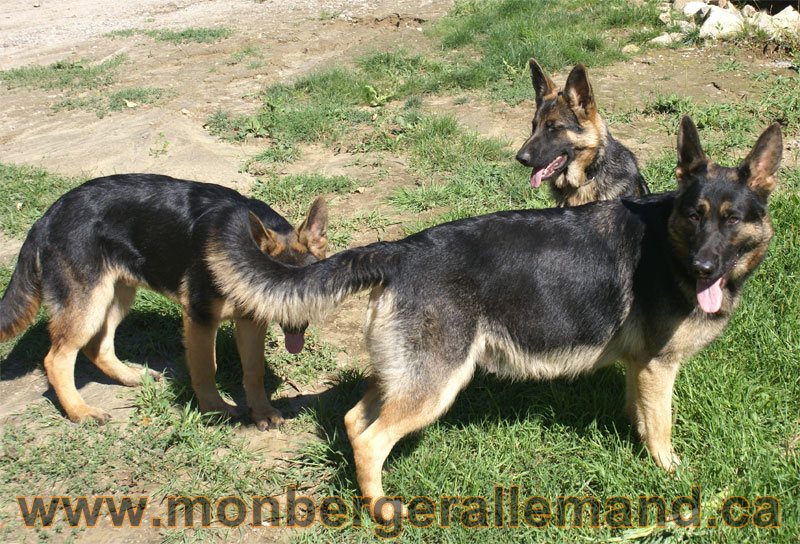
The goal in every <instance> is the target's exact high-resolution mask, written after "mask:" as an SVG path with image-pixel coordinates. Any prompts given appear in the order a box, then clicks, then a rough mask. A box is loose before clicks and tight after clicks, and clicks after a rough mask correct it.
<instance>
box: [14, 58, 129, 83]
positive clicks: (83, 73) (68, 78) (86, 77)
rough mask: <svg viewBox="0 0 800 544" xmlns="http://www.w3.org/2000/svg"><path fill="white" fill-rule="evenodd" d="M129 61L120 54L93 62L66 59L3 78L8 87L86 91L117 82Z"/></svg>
mask: <svg viewBox="0 0 800 544" xmlns="http://www.w3.org/2000/svg"><path fill="white" fill-rule="evenodd" d="M127 61H128V57H127V56H126V55H123V54H120V55H115V56H113V57H111V58H110V59H108V60H106V61H103V62H101V63H100V64H92V63H91V62H90V61H87V60H78V61H68V60H62V61H59V62H55V63H53V64H50V65H47V66H25V67H22V68H13V69H11V70H5V71H2V72H0V81H2V82H3V83H5V85H6V86H7V87H8V88H12V89H13V88H17V87H25V88H29V89H44V90H53V89H62V90H72V91H78V90H86V89H98V88H101V87H106V86H108V85H110V84H111V83H113V81H114V76H115V75H116V70H117V68H119V66H120V65H122V64H124V63H125V62H127Z"/></svg>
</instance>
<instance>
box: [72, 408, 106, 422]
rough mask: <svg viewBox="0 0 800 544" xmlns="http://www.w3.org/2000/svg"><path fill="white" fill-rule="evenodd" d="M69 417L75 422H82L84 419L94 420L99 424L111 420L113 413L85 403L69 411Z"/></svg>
mask: <svg viewBox="0 0 800 544" xmlns="http://www.w3.org/2000/svg"><path fill="white" fill-rule="evenodd" d="M67 416H69V419H70V420H71V421H73V422H75V423H82V422H84V421H94V422H95V423H97V424H98V425H104V424H106V423H108V422H109V421H111V414H109V413H108V412H106V411H105V410H101V409H100V408H95V407H94V406H89V405H88V404H84V405H82V406H79V407H78V408H75V409H73V410H71V411H69V412H68V413H67Z"/></svg>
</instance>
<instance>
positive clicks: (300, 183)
mask: <svg viewBox="0 0 800 544" xmlns="http://www.w3.org/2000/svg"><path fill="white" fill-rule="evenodd" d="M358 185H359V182H358V181H357V180H355V179H353V178H351V177H348V176H324V175H322V174H302V175H290V176H282V177H278V176H275V175H273V176H270V177H268V178H265V179H258V180H256V183H255V185H254V186H253V188H252V190H251V193H250V194H251V196H252V197H253V198H257V199H259V200H262V201H264V202H266V203H267V204H269V205H270V206H277V207H278V208H280V210H281V211H282V212H284V214H285V215H286V216H287V218H289V219H290V220H291V221H293V222H297V221H299V220H301V219H302V218H303V217H304V216H305V213H306V212H307V211H308V207H309V206H310V205H311V202H313V200H314V199H315V198H316V197H317V196H319V195H325V194H330V193H333V194H347V193H350V192H352V191H353V190H354V189H355V188H356V187H358Z"/></svg>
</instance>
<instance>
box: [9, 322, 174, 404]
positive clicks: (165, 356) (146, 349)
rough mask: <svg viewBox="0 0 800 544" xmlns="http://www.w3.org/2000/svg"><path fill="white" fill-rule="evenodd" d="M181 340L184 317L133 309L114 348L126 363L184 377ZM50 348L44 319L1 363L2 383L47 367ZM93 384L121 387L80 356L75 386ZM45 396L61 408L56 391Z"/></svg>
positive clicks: (51, 390)
mask: <svg viewBox="0 0 800 544" xmlns="http://www.w3.org/2000/svg"><path fill="white" fill-rule="evenodd" d="M181 338H182V336H181V320H180V318H175V317H173V316H171V315H163V314H161V313H158V312H148V311H137V310H133V311H132V312H131V314H130V315H129V316H128V317H127V318H126V319H125V320H124V321H123V322H122V323H121V324H120V326H119V328H118V329H117V332H116V336H115V342H114V345H115V348H116V352H117V356H118V357H119V358H120V359H121V360H123V361H126V362H131V363H135V364H138V365H146V366H147V367H148V368H151V369H153V370H157V371H159V372H163V371H165V370H169V371H170V372H171V373H178V374H180V373H181V372H182V371H181V370H180V369H179V368H176V366H180V365H181V363H180V358H181V357H182V353H183V346H182V340H181ZM49 349H50V337H49V334H48V332H47V320H46V319H45V318H41V319H39V320H38V321H37V322H36V323H35V324H34V325H33V326H32V327H30V328H29V329H28V330H27V331H25V332H24V333H23V334H22V335H21V336H20V337H19V338H18V340H17V341H16V343H15V344H14V346H13V348H12V349H11V351H10V352H9V353H8V355H7V356H5V357H4V358H3V359H2V360H1V361H0V365H1V366H0V382H8V381H14V380H17V379H19V378H22V377H24V376H26V375H28V374H30V373H31V372H33V371H34V370H36V369H37V368H43V364H44V363H43V362H44V358H45V356H46V355H47V352H48V350H49ZM183 372H185V371H183ZM91 382H96V383H100V384H105V385H112V384H117V385H118V383H117V382H116V381H114V380H112V379H111V378H109V377H107V376H106V375H105V374H103V373H102V372H101V371H100V370H99V369H98V368H97V367H96V366H95V365H94V364H93V363H92V362H91V361H89V360H88V359H87V358H86V357H85V356H84V355H83V354H82V353H79V354H78V357H77V361H76V364H75V386H76V387H77V388H78V389H79V390H80V389H81V388H82V387H84V386H85V385H87V384H88V383H91ZM43 396H44V397H45V398H48V399H49V400H50V401H51V402H53V403H54V404H55V405H56V406H59V404H58V402H57V399H56V396H55V391H53V389H52V388H48V389H47V391H46V392H45V393H44V394H43Z"/></svg>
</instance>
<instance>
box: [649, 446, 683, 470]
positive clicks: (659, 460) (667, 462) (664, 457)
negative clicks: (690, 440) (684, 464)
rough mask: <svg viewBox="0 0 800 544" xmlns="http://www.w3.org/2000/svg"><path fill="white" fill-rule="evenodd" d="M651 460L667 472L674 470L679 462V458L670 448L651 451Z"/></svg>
mask: <svg viewBox="0 0 800 544" xmlns="http://www.w3.org/2000/svg"><path fill="white" fill-rule="evenodd" d="M653 460H654V461H655V462H656V465H658V466H659V467H661V468H663V469H664V470H666V471H667V472H675V471H676V470H677V468H678V467H679V466H680V464H681V458H680V457H678V455H677V454H676V453H675V452H674V451H672V449H671V448H664V449H662V450H660V451H655V452H653Z"/></svg>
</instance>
